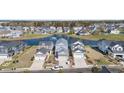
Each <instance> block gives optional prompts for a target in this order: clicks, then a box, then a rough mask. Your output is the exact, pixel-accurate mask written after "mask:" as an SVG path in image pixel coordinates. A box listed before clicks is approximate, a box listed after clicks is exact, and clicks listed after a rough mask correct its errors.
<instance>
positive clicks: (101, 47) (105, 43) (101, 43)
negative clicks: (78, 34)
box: [97, 39, 111, 54]
mask: <svg viewBox="0 0 124 93" xmlns="http://www.w3.org/2000/svg"><path fill="white" fill-rule="evenodd" d="M110 44H111V41H107V40H103V39H102V40H99V41H98V43H97V47H98V49H99V50H100V51H102V52H103V53H105V54H107V52H108V47H109V46H110Z"/></svg>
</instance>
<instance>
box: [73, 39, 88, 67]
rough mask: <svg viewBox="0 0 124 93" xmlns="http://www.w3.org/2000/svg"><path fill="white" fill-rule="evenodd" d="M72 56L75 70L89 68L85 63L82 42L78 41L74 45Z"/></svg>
mask: <svg viewBox="0 0 124 93" xmlns="http://www.w3.org/2000/svg"><path fill="white" fill-rule="evenodd" d="M72 54H73V59H74V65H73V67H75V68H82V67H87V64H86V62H85V59H86V57H85V49H84V44H83V43H82V42H80V41H76V42H75V43H73V44H72Z"/></svg>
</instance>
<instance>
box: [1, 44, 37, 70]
mask: <svg viewBox="0 0 124 93" xmlns="http://www.w3.org/2000/svg"><path fill="white" fill-rule="evenodd" d="M35 52H36V46H32V47H27V48H25V49H24V51H23V52H22V53H19V54H17V55H15V56H13V58H12V60H11V61H6V62H4V63H3V64H1V65H0V68H1V69H4V68H8V69H12V68H28V67H30V66H31V64H32V60H33V59H32V58H33V56H34V54H35Z"/></svg>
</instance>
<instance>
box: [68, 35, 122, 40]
mask: <svg viewBox="0 0 124 93" xmlns="http://www.w3.org/2000/svg"><path fill="white" fill-rule="evenodd" d="M68 36H71V37H76V38H79V39H88V40H100V39H106V40H115V41H124V34H118V35H115V34H108V35H104V34H102V35H87V36H78V35H74V34H73V35H68Z"/></svg>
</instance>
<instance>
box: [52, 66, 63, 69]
mask: <svg viewBox="0 0 124 93" xmlns="http://www.w3.org/2000/svg"><path fill="white" fill-rule="evenodd" d="M61 69H63V67H62V66H54V67H53V68H52V70H61Z"/></svg>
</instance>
